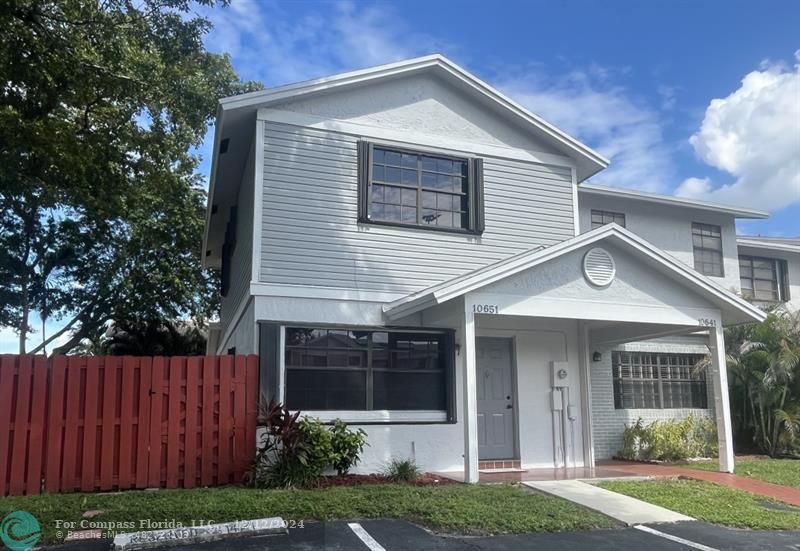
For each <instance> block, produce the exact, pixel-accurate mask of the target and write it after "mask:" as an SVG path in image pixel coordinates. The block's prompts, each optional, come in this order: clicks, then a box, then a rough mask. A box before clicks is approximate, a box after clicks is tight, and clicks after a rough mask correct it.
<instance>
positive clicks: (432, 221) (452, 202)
mask: <svg viewBox="0 0 800 551" xmlns="http://www.w3.org/2000/svg"><path fill="white" fill-rule="evenodd" d="M467 190H468V169H467V161H466V160H465V159H449V158H442V157H434V156H431V155H423V154H421V153H409V152H401V151H393V150H390V149H385V148H379V147H375V148H373V156H372V181H371V182H370V193H369V217H370V219H371V220H377V221H383V222H395V223H399V224H406V225H413V226H428V227H430V226H434V227H441V228H454V229H467V228H468V227H469V205H468V195H467Z"/></svg>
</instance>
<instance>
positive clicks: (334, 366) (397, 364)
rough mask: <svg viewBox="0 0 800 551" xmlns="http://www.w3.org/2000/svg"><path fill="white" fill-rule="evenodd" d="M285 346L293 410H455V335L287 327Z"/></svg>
mask: <svg viewBox="0 0 800 551" xmlns="http://www.w3.org/2000/svg"><path fill="white" fill-rule="evenodd" d="M285 343H286V348H285V355H284V357H285V365H286V406H287V407H288V408H290V409H298V410H306V411H309V410H310V411H324V410H345V411H369V410H401V411H402V410H410V411H414V410H416V411H422V410H424V411H448V412H450V411H452V409H453V408H452V398H451V396H452V393H451V387H452V380H453V377H452V372H453V334H452V332H442V331H405V330H402V331H401V330H388V331H375V330H359V329H331V328H310V327H287V328H286V337H285ZM448 417H449V416H448Z"/></svg>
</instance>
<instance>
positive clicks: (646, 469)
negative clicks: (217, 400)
mask: <svg viewBox="0 0 800 551" xmlns="http://www.w3.org/2000/svg"><path fill="white" fill-rule="evenodd" d="M613 463H614V466H613V467H612V466H611V465H610V464H608V465H605V467H606V468H607V469H616V468H619V469H620V470H624V471H625V472H626V473H629V474H638V475H641V476H651V477H659V478H676V477H681V478H691V479H692V480H703V481H705V482H712V483H714V484H719V485H720V486H728V487H729V488H736V489H738V490H744V491H746V492H750V493H751V494H755V495H757V496H761V497H768V498H770V499H776V500H778V501H783V502H784V503H788V504H789V505H794V506H795V507H800V489H797V488H791V487H789V486H781V485H779V484H772V483H771V482H762V481H760V480H754V479H752V478H746V477H744V476H739V475H735V474H729V473H720V472H717V471H701V470H699V469H692V468H689V467H679V466H673V465H655V464H648V463H626V462H622V461H614V462H613Z"/></svg>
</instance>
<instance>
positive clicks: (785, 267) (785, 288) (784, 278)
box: [778, 260, 792, 302]
mask: <svg viewBox="0 0 800 551" xmlns="http://www.w3.org/2000/svg"><path fill="white" fill-rule="evenodd" d="M778 266H779V269H780V271H781V300H783V301H784V302H789V301H790V300H792V294H791V293H790V292H789V263H788V262H787V261H786V260H778Z"/></svg>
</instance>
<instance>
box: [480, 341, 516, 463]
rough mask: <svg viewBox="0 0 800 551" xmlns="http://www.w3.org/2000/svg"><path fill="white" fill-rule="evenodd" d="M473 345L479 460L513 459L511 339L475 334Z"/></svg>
mask: <svg viewBox="0 0 800 551" xmlns="http://www.w3.org/2000/svg"><path fill="white" fill-rule="evenodd" d="M476 341H477V344H476V346H475V352H476V358H475V364H476V369H477V373H476V375H477V391H478V457H479V459H482V460H483V459H514V456H515V454H514V394H513V385H512V381H511V377H512V371H511V342H512V341H511V339H504V338H495V337H491V338H490V337H478V338H477V339H476Z"/></svg>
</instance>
